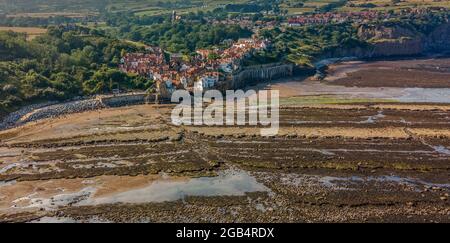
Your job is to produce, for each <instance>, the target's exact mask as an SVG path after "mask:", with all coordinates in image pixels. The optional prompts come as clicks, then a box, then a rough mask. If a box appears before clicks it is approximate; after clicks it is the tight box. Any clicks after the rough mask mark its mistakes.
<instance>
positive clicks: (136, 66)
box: [119, 38, 270, 93]
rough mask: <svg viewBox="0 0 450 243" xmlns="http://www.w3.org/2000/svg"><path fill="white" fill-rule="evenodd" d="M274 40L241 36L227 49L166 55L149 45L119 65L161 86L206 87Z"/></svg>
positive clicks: (127, 55) (202, 88)
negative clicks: (190, 54) (193, 53)
mask: <svg viewBox="0 0 450 243" xmlns="http://www.w3.org/2000/svg"><path fill="white" fill-rule="evenodd" d="M269 45H270V43H269V42H268V41H266V40H261V39H257V38H249V39H240V40H238V41H236V42H234V43H231V44H230V47H229V48H226V49H220V48H215V49H201V50H197V52H196V54H195V55H192V56H187V55H182V54H169V55H165V52H164V50H162V49H161V48H159V47H146V49H145V52H144V53H127V54H126V55H125V56H124V57H123V58H122V59H121V63H120V65H119V68H120V70H121V71H123V72H126V73H134V74H138V75H142V76H145V77H147V78H149V79H153V80H154V81H155V83H156V86H157V88H158V89H164V90H165V91H167V92H168V93H171V92H173V91H174V90H175V89H187V90H190V91H195V90H200V91H203V90H206V89H210V88H213V87H215V86H216V85H217V84H218V83H219V82H220V81H226V80H227V79H228V78H229V76H230V75H232V74H233V73H234V72H237V71H239V70H240V69H241V67H242V61H243V60H244V59H245V58H248V57H250V56H251V55H252V53H254V52H255V51H259V50H264V49H266V48H267V47H268V46H269Z"/></svg>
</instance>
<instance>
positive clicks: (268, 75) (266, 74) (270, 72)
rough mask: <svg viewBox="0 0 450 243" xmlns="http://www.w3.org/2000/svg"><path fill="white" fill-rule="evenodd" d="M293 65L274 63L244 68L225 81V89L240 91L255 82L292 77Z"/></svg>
mask: <svg viewBox="0 0 450 243" xmlns="http://www.w3.org/2000/svg"><path fill="white" fill-rule="evenodd" d="M293 70H294V65H293V64H285V63H276V64H267V65H257V66H250V67H246V68H244V69H242V70H240V71H239V72H237V73H235V74H233V75H232V77H231V79H230V80H229V81H227V85H226V88H227V89H240V88H243V87H245V86H248V85H252V84H255V83H257V82H263V81H270V80H274V79H279V78H283V77H289V76H292V74H293Z"/></svg>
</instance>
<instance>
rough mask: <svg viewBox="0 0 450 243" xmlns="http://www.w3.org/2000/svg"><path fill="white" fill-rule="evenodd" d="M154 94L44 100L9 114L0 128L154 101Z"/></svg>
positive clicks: (0, 124)
mask: <svg viewBox="0 0 450 243" xmlns="http://www.w3.org/2000/svg"><path fill="white" fill-rule="evenodd" d="M156 100H157V99H156V96H155V95H148V94H146V93H127V94H119V95H101V96H97V97H95V98H89V99H84V100H77V101H69V102H64V103H60V104H55V103H56V102H46V103H42V104H35V105H31V106H27V107H24V108H22V109H20V110H19V111H16V112H13V113H11V114H9V115H8V116H7V117H6V118H5V119H4V120H3V121H2V122H1V123H0V130H3V129H8V128H12V127H15V126H20V125H23V124H25V123H28V122H33V121H38V120H41V119H46V118H54V117H58V116H62V115H67V114H72V113H79V112H85V111H90V110H97V109H102V108H108V107H120V106H127V105H138V104H144V103H154V102H155V101H156Z"/></svg>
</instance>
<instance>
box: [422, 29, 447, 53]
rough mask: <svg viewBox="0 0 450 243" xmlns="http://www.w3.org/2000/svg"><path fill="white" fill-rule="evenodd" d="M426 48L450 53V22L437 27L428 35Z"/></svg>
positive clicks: (431, 50) (430, 50)
mask: <svg viewBox="0 0 450 243" xmlns="http://www.w3.org/2000/svg"><path fill="white" fill-rule="evenodd" d="M425 49H426V51H429V52H447V53H450V23H446V24H443V25H441V26H439V27H437V28H436V29H435V30H434V31H433V32H431V34H429V35H428V36H427V39H426V42H425Z"/></svg>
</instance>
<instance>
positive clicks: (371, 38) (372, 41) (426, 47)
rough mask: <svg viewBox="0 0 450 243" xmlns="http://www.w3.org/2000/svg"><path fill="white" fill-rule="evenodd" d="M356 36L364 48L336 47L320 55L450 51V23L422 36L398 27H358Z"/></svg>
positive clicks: (370, 56) (416, 53)
mask: <svg viewBox="0 0 450 243" xmlns="http://www.w3.org/2000/svg"><path fill="white" fill-rule="evenodd" d="M358 37H359V38H360V39H361V40H364V41H366V42H367V43H369V45H368V46H367V47H353V48H336V49H333V50H330V51H329V52H327V53H325V54H324V55H323V56H322V57H321V58H332V57H346V56H347V57H348V56H353V57H358V58H373V57H391V56H414V55H420V54H424V53H428V52H433V53H450V23H445V24H442V25H441V26H438V27H437V28H436V29H435V30H434V31H432V32H431V33H430V34H428V35H425V34H422V33H419V32H416V31H413V30H410V29H407V28H404V27H400V26H390V27H386V26H360V27H359V29H358Z"/></svg>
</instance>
